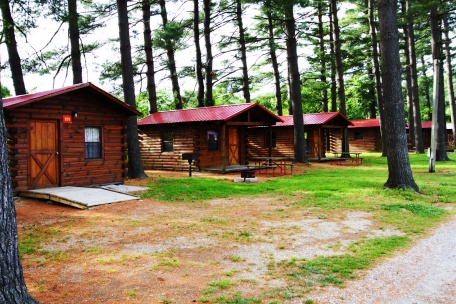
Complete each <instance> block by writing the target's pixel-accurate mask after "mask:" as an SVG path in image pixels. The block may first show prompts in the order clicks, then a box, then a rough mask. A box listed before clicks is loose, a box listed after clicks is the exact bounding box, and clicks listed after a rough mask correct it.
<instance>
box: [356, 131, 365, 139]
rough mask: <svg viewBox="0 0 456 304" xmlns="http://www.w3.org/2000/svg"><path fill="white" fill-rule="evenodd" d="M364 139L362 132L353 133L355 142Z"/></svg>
mask: <svg viewBox="0 0 456 304" xmlns="http://www.w3.org/2000/svg"><path fill="white" fill-rule="evenodd" d="M361 139H364V133H363V132H355V140H361Z"/></svg>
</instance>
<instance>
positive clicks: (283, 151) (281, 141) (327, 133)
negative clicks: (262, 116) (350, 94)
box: [249, 112, 351, 160]
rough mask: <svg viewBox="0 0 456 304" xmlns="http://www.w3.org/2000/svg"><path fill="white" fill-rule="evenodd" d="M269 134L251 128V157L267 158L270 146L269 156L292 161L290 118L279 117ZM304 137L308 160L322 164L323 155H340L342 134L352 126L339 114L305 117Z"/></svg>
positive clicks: (291, 118) (314, 114) (317, 114)
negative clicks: (270, 154)
mask: <svg viewBox="0 0 456 304" xmlns="http://www.w3.org/2000/svg"><path fill="white" fill-rule="evenodd" d="M280 118H281V119H282V120H283V122H278V123H277V124H276V125H275V126H273V127H272V132H271V133H269V130H268V129H267V128H260V127H256V128H250V130H249V152H250V156H251V157H259V156H268V151H269V150H268V149H269V146H270V145H271V147H272V156H274V157H291V158H294V127H293V126H294V122H293V116H292V115H289V116H280ZM303 120H304V132H305V134H304V137H305V140H306V146H307V158H308V159H316V160H321V159H322V158H325V157H326V152H329V151H331V152H336V151H339V152H340V151H341V150H340V149H339V148H338V146H340V147H341V146H342V145H341V134H342V132H343V131H344V130H345V129H346V128H347V127H348V126H350V125H351V122H350V121H349V120H348V119H347V118H346V117H345V116H344V115H343V114H342V113H340V112H324V113H311V114H304V115H303Z"/></svg>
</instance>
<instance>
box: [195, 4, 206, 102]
mask: <svg viewBox="0 0 456 304" xmlns="http://www.w3.org/2000/svg"><path fill="white" fill-rule="evenodd" d="M199 21H200V20H199V1H198V0H193V41H194V42H195V51H196V65H195V75H196V83H197V84H198V93H197V95H196V99H197V100H198V107H200V108H201V107H204V76H203V61H202V57H201V46H200V32H199V31H200V29H199Z"/></svg>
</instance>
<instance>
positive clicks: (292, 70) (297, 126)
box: [285, 4, 307, 163]
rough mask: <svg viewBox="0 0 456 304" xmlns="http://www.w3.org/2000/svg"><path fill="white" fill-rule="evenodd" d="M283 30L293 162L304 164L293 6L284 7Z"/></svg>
mask: <svg viewBox="0 0 456 304" xmlns="http://www.w3.org/2000/svg"><path fill="white" fill-rule="evenodd" d="M285 30H286V35H287V38H286V44H287V60H288V73H289V79H290V99H291V102H292V103H293V124H294V150H295V162H298V163H304V162H307V154H306V146H305V142H304V121H303V115H302V114H303V113H302V96H301V77H300V74H299V67H298V53H297V41H296V23H295V19H294V16H293V4H286V5H285Z"/></svg>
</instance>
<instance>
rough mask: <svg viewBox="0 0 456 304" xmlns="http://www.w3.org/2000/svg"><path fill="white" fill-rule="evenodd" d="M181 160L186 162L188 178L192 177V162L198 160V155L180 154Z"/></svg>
mask: <svg viewBox="0 0 456 304" xmlns="http://www.w3.org/2000/svg"><path fill="white" fill-rule="evenodd" d="M182 159H183V160H187V161H188V176H189V177H191V176H192V162H193V161H194V160H197V159H198V154H195V153H182Z"/></svg>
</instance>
